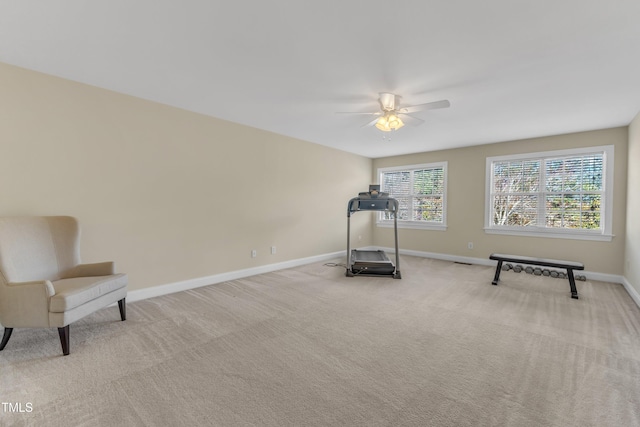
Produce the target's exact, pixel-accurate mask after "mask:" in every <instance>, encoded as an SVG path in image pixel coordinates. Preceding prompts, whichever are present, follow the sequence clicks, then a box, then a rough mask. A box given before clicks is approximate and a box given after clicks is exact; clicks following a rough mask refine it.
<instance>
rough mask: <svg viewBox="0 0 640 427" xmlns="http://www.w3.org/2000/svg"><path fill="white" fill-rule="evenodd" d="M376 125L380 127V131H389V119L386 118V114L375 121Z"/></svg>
mask: <svg viewBox="0 0 640 427" xmlns="http://www.w3.org/2000/svg"><path fill="white" fill-rule="evenodd" d="M376 127H377V128H378V129H380V130H381V131H382V132H389V131H390V130H391V128H390V127H389V121H388V120H387V116H386V115H385V116H382V117H380V118H379V119H378V121H377V122H376Z"/></svg>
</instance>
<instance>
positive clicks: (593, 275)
mask: <svg viewBox="0 0 640 427" xmlns="http://www.w3.org/2000/svg"><path fill="white" fill-rule="evenodd" d="M378 249H382V250H383V251H385V252H390V253H395V249H394V248H378ZM400 254H401V255H412V256H416V257H421V258H434V259H440V260H443V261H452V262H462V263H466V264H477V265H487V266H493V267H495V265H496V261H493V260H490V259H489V258H474V257H465V256H458V255H449V254H440V253H435V252H422V251H412V250H406V249H400ZM579 274H582V275H584V276H585V277H586V278H587V279H590V280H598V281H601V282H611V283H622V284H624V281H625V278H624V277H623V276H620V275H617V274H606V273H598V272H596V271H587V270H585V271H580V272H579ZM625 289H626V286H625ZM632 297H633V296H632Z"/></svg>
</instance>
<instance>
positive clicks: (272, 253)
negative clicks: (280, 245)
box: [271, 246, 276, 255]
mask: <svg viewBox="0 0 640 427" xmlns="http://www.w3.org/2000/svg"><path fill="white" fill-rule="evenodd" d="M275 254H276V247H275V246H271V255H275Z"/></svg>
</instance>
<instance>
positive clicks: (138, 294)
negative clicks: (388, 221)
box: [127, 246, 640, 307]
mask: <svg viewBox="0 0 640 427" xmlns="http://www.w3.org/2000/svg"><path fill="white" fill-rule="evenodd" d="M358 249H359V250H378V249H379V250H383V251H385V252H388V253H395V249H394V248H383V247H373V246H368V247H363V248H358ZM400 254H401V255H410V256H415V257H421V258H433V259H439V260H442V261H451V262H461V263H466V264H476V265H485V266H495V265H496V262H495V261H493V260H490V259H488V258H475V257H465V256H458V255H449V254H441V253H436V252H423V251H414V250H408V249H400ZM344 256H346V251H338V252H333V253H328V254H322V255H316V256H312V257H307V258H299V259H294V260H290V261H284V262H279V263H275V264H268V265H263V266H260V267H253V268H247V269H244V270H236V271H230V272H227V273H221V274H214V275H212V276H206V277H198V278H195V279H189V280H183V281H180V282H174V283H168V284H165V285H159V286H152V287H149V288H144V289H136V290H133V291H131V292H129V293H128V294H127V301H128V302H134V301H140V300H143V299H147V298H153V297H157V296H161V295H167V294H172V293H174V292H180V291H186V290H189V289H195V288H199V287H202V286H208V285H213V284H216V283H222V282H226V281H229V280H236V279H242V278H244V277H249V276H254V275H256V274H263V273H270V272H272V271H277V270H283V269H285V268H292V267H298V266H300V265H306V264H311V263H314V262H321V261H328V260H330V259H335V258H338V257H344ZM400 267H401V268H400V270H401V271H402V266H400ZM581 273H582V274H584V276H585V277H586V278H588V279H590V280H598V281H602V282H612V283H621V284H622V285H623V286H624V288H625V290H626V291H627V292H628V293H629V295H630V296H631V298H632V299H633V300H634V301H635V303H636V304H637V305H638V307H640V294H638V292H637V291H636V290H635V289H634V288H633V286H631V284H630V283H629V281H628V280H627V279H626V278H625V277H623V276H620V275H615V274H605V273H598V272H594V271H583V272H581Z"/></svg>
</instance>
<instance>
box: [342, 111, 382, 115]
mask: <svg viewBox="0 0 640 427" xmlns="http://www.w3.org/2000/svg"><path fill="white" fill-rule="evenodd" d="M336 114H359V115H364V116H379V115H380V114H381V113H380V112H379V111H377V112H375V113H359V112H356V111H336Z"/></svg>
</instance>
